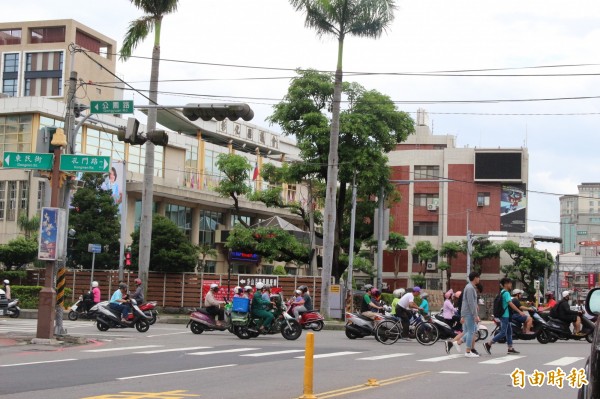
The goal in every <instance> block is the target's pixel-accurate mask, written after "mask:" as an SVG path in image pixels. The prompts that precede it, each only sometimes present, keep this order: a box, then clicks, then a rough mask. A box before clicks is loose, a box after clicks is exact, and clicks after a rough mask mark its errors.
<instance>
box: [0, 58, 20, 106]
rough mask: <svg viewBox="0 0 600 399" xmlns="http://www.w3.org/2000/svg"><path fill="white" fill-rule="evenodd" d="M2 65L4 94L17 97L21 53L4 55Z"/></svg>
mask: <svg viewBox="0 0 600 399" xmlns="http://www.w3.org/2000/svg"><path fill="white" fill-rule="evenodd" d="M2 65H3V66H2V93H4V94H6V95H7V96H9V97H16V96H17V95H18V82H19V53H6V54H4V58H3V63H2Z"/></svg>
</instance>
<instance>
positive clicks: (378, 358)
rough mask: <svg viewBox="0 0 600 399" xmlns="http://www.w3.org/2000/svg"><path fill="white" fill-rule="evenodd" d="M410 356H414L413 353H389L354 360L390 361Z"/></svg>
mask: <svg viewBox="0 0 600 399" xmlns="http://www.w3.org/2000/svg"><path fill="white" fill-rule="evenodd" d="M411 355H414V353H390V354H389V355H381V356H371V357H360V358H358V359H356V360H382V359H391V358H394V357H402V356H411Z"/></svg>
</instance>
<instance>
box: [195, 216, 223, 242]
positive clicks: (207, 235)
mask: <svg viewBox="0 0 600 399" xmlns="http://www.w3.org/2000/svg"><path fill="white" fill-rule="evenodd" d="M219 224H223V214H222V213H221V212H213V211H204V210H201V211H200V240H199V242H200V244H208V245H210V246H211V247H213V248H214V246H215V231H216V230H217V227H218V226H219Z"/></svg>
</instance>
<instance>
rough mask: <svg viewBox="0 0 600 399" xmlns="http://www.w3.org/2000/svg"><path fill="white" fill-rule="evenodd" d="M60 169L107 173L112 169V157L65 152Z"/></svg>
mask: <svg viewBox="0 0 600 399" xmlns="http://www.w3.org/2000/svg"><path fill="white" fill-rule="evenodd" d="M59 169H60V170H62V171H63V172H98V173H106V172H108V171H109V170H110V157H104V156H97V155H68V154H63V155H61V156H60V168H59Z"/></svg>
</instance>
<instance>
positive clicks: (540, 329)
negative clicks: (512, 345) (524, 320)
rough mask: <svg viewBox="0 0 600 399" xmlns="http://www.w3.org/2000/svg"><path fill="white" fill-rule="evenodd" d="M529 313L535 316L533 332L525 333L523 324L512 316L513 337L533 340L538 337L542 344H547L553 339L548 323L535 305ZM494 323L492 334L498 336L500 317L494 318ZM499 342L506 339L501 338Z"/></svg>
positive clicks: (514, 338)
mask: <svg viewBox="0 0 600 399" xmlns="http://www.w3.org/2000/svg"><path fill="white" fill-rule="evenodd" d="M528 312H529V315H530V316H531V317H532V318H533V327H532V328H531V330H532V331H533V334H525V332H524V331H523V327H524V326H523V325H522V324H521V323H517V322H516V321H514V320H513V319H512V318H511V321H510V324H511V329H512V339H513V341H514V340H517V339H519V340H522V341H532V340H534V339H537V340H538V342H539V343H540V344H547V343H549V342H551V341H552V336H551V333H550V331H549V328H548V323H546V321H545V320H544V319H543V318H542V316H540V314H539V313H538V311H537V309H536V308H535V307H531V308H529V309H528ZM494 323H495V324H496V327H495V328H494V330H493V331H492V336H496V335H497V334H499V333H500V325H501V322H500V319H499V318H496V317H495V318H494ZM499 342H501V343H504V342H506V339H504V338H503V339H501V340H500V341H499Z"/></svg>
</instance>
